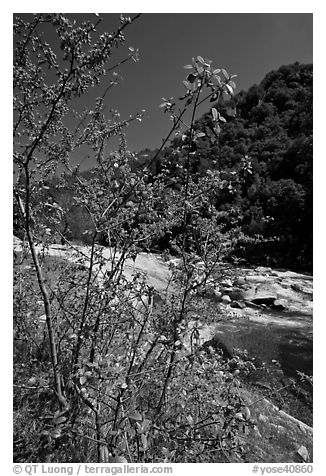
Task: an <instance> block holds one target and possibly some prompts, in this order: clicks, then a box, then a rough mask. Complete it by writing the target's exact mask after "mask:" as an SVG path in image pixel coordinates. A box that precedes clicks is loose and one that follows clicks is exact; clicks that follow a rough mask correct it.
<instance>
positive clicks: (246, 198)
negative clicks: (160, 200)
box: [143, 63, 313, 267]
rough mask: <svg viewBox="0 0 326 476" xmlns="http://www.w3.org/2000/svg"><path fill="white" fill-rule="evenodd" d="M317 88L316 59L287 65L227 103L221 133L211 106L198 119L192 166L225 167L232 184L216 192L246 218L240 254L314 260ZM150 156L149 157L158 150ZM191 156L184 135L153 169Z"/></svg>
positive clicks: (296, 263) (236, 216) (195, 169)
mask: <svg viewBox="0 0 326 476" xmlns="http://www.w3.org/2000/svg"><path fill="white" fill-rule="evenodd" d="M312 94H313V93H312V65H302V64H299V63H295V64H293V65H289V66H282V67H281V68H279V70H278V71H272V72H270V73H269V74H268V75H267V76H266V77H265V78H264V80H263V81H262V82H261V83H260V84H259V85H258V86H257V85H254V86H252V87H251V88H250V89H249V90H248V92H244V91H241V92H240V93H239V94H238V95H236V96H235V97H234V99H233V100H232V102H229V103H228V104H227V105H226V106H224V107H223V108H222V109H220V112H221V114H222V115H223V116H224V118H226V121H227V123H226V124H224V125H223V127H222V128H221V132H220V134H219V136H218V138H217V137H214V136H212V134H211V132H210V130H209V129H208V128H207V126H209V125H211V120H212V119H211V118H212V116H211V114H210V112H208V113H207V114H205V115H204V116H203V117H202V118H201V119H200V120H199V121H197V123H196V127H197V130H200V131H202V132H204V133H205V136H204V137H201V138H200V139H198V142H197V150H196V154H194V155H193V157H192V173H193V174H198V175H201V174H205V173H207V170H209V169H210V170H214V169H218V170H220V172H221V174H222V178H224V179H225V187H223V186H222V187H221V188H220V189H219V190H218V191H216V193H215V200H216V205H217V206H218V208H219V210H220V211H225V214H224V217H223V219H224V220H225V221H226V222H227V223H228V225H229V226H231V227H232V226H234V225H235V223H236V224H237V225H241V228H242V231H243V232H244V234H245V235H246V238H244V239H242V240H240V242H239V247H238V254H239V253H240V254H241V253H242V254H243V255H244V256H245V257H246V258H247V259H251V260H252V259H256V260H257V261H260V262H261V260H264V259H265V258H268V259H269V261H270V264H280V265H286V266H290V267H310V266H311V260H312V155H313V139H312V127H313V116H312V114H313V113H312ZM176 148H178V154H176V153H175V150H176ZM143 155H145V156H147V157H146V159H147V160H149V159H150V157H151V156H152V155H153V152H151V151H149V150H146V151H144V154H143ZM185 155H186V154H185V153H183V149H182V139H181V138H178V139H175V140H174V142H173V144H172V147H170V148H166V149H165V150H164V152H163V153H162V154H161V156H160V159H159V161H158V162H157V163H156V166H155V167H154V168H153V174H154V175H155V174H157V173H158V172H159V171H160V169H161V167H162V165H163V164H164V165H165V166H166V163H167V161H168V162H169V168H170V169H171V170H173V173H174V174H178V170H179V169H178V164H180V161H182V160H184V159H183V157H185ZM239 175H241V176H242V179H244V180H242V181H239ZM255 236H256V238H257V239H256V240H250V239H248V238H249V237H255ZM262 238H264V241H261V239H262ZM266 240H268V241H267V242H266ZM240 244H241V246H240Z"/></svg>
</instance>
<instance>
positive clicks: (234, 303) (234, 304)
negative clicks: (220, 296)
mask: <svg viewBox="0 0 326 476" xmlns="http://www.w3.org/2000/svg"><path fill="white" fill-rule="evenodd" d="M230 306H231V307H234V308H236V309H244V308H245V307H246V305H245V303H244V302H243V301H232V302H231V304H230Z"/></svg>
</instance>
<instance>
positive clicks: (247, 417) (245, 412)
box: [242, 407, 251, 420]
mask: <svg viewBox="0 0 326 476" xmlns="http://www.w3.org/2000/svg"><path fill="white" fill-rule="evenodd" d="M242 415H243V417H244V418H245V419H246V420H249V418H250V415H251V413H250V410H249V408H248V407H244V409H243V410H242Z"/></svg>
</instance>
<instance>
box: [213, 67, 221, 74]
mask: <svg viewBox="0 0 326 476" xmlns="http://www.w3.org/2000/svg"><path fill="white" fill-rule="evenodd" d="M220 72H221V70H220V68H217V69H214V71H213V74H218V73H220Z"/></svg>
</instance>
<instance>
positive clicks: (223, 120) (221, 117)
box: [218, 115, 226, 122]
mask: <svg viewBox="0 0 326 476" xmlns="http://www.w3.org/2000/svg"><path fill="white" fill-rule="evenodd" d="M218 119H219V121H221V122H226V119H225V118H224V117H223V116H221V115H220V116H219V118H218Z"/></svg>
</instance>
